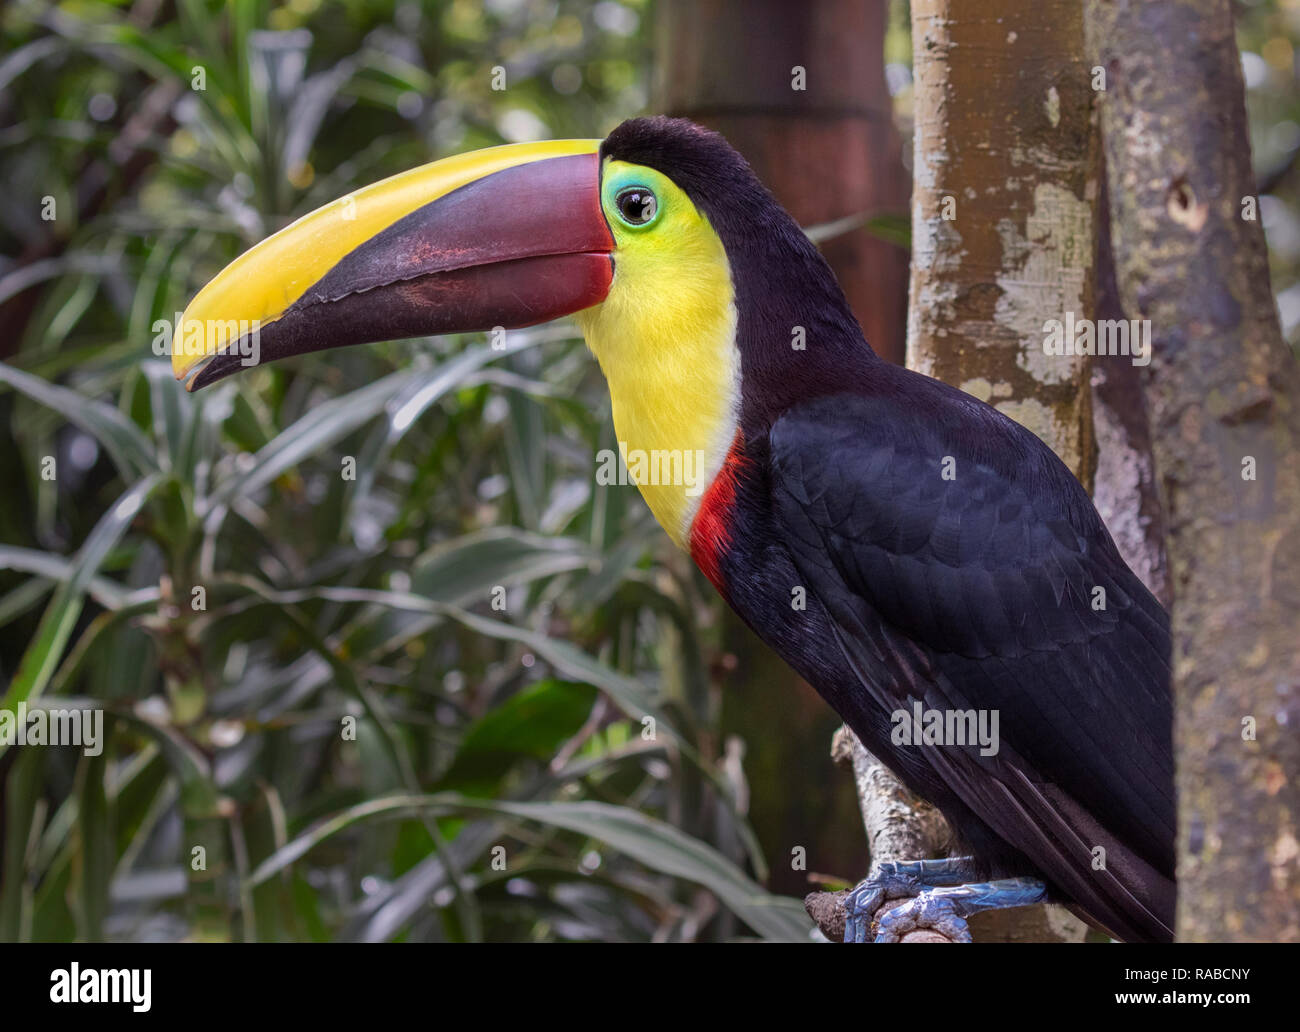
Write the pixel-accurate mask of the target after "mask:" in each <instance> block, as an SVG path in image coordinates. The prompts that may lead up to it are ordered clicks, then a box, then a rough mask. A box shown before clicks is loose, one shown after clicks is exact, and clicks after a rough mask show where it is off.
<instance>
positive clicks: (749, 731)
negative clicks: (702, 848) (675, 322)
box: [653, 0, 908, 893]
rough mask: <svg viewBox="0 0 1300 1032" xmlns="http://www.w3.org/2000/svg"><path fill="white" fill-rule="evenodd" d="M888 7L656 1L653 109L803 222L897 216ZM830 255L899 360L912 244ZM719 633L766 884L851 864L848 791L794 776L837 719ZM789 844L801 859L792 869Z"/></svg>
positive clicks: (837, 247)
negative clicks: (708, 136)
mask: <svg viewBox="0 0 1300 1032" xmlns="http://www.w3.org/2000/svg"><path fill="white" fill-rule="evenodd" d="M886 6H887V5H885V4H881V3H863V2H860V0H811V2H805V3H797V4H796V3H790V2H788V0H699V2H697V0H661V2H660V3H659V5H658V10H657V24H656V38H657V46H656V57H655V60H656V69H655V72H656V75H655V79H656V97H655V101H654V105H653V106H654V108H655V110H658V111H662V112H664V113H666V114H671V115H679V116H683V117H687V118H690V119H692V120H694V121H696V122H699V123H701V124H703V125H707V126H709V127H710V128H713V129H716V130H717V131H719V132H720V133H722V134H723V135H724V136H726V137H727V139H728V141H729V142H730V143H731V144H732V146H734V147H735V148H736V149H737V150H738V151H740V153H741V154H743V155H744V156H745V158H746V159H747V160H748V161H749V163H750V164H751V165H752V166H753V168H754V171H755V172H756V173H757V174H758V176H759V178H760V179H761V180H762V181H763V182H764V183H765V184H766V185H767V186H768V188H769V189H771V190H772V192H773V194H775V196H776V198H777V200H778V201H780V202H781V204H782V205H783V206H784V207H785V208H786V210H787V211H789V212H790V214H791V215H793V216H794V218H795V219H796V220H798V221H799V223H800V224H801V225H803V226H805V227H807V226H813V225H821V224H825V223H831V222H835V221H838V220H840V219H843V218H846V217H848V216H852V215H856V214H859V213H864V212H870V213H887V212H896V213H902V212H904V211H906V209H907V197H908V177H907V172H906V169H905V168H904V167H903V163H902V142H901V140H900V138H899V135H898V132H897V130H896V129H895V127H894V123H893V113H892V106H891V102H890V97H889V92H888V90H887V89H886V86H885V75H884V37H885V17H886ZM800 68H801V69H802V70H803V72H802V76H800V74H799V72H798V71H797V69H800ZM800 80H801V81H800ZM799 85H802V86H804V87H805V88H803V89H799V88H797V86H799ZM822 251H823V253H824V254H825V256H826V259H827V261H828V262H830V265H831V267H832V268H833V269H834V270H835V274H836V276H837V277H838V279H839V282H840V285H841V286H842V287H843V288H844V292H845V294H846V295H847V296H848V299H849V302H850V304H852V306H853V310H854V314H855V315H856V316H857V318H858V321H859V322H860V323H861V324H862V328H863V331H864V333H865V334H866V336H867V339H868V340H869V341H870V342H871V344H872V346H873V347H874V348H875V350H876V351H877V353H878V354H880V355H881V356H882V357H885V358H888V359H890V360H891V361H894V362H901V361H902V358H903V341H904V333H905V325H906V305H905V298H906V290H907V252H906V251H905V250H903V249H902V248H899V247H897V246H895V245H893V244H888V243H885V242H884V241H882V240H878V239H876V238H874V237H872V236H871V235H870V234H868V233H867V232H866V231H865V230H863V229H857V230H853V231H851V232H846V233H843V234H841V235H837V236H835V237H834V238H832V239H829V240H827V241H826V242H825V243H824V244H823V245H822ZM722 636H723V639H724V643H725V649H726V651H727V652H728V653H730V654H731V656H732V657H735V659H736V662H735V663H730V664H728V666H729V668H730V672H729V673H728V674H727V675H726V681H725V684H724V686H723V687H724V691H723V699H724V704H723V705H724V709H723V730H724V732H726V733H733V734H738V735H740V736H741V737H742V738H743V739H745V740H748V741H761V742H762V748H761V749H760V748H755V749H750V750H749V751H748V754H747V757H746V761H745V768H746V769H745V773H746V776H747V777H748V779H749V781H750V784H751V786H752V789H753V791H752V799H753V812H752V813H751V815H750V816H751V821H752V823H753V825H754V827H755V830H756V832H757V834H758V837H759V839H760V841H762V842H763V843H765V844H777V848H776V850H775V852H774V855H773V862H772V876H771V879H770V887H771V888H772V889H773V890H774V891H778V892H788V893H798V892H800V891H802V890H804V889H806V886H807V880H808V874H809V873H810V872H813V873H815V872H818V871H823V872H833V873H839V874H841V875H843V874H845V873H850V872H851V873H857V872H858V871H860V870H861V864H862V859H861V858H862V838H861V835H860V833H858V832H857V831H856V829H854V828H853V821H854V814H855V807H854V800H853V796H852V788H851V787H850V786H849V785H848V784H847V782H845V783H843V785H842V786H841V785H833V786H832V787H831V788H823V787H821V786H814V785H810V784H809V783H808V781H807V779H806V778H804V777H799V776H796V777H791V771H800V772H801V771H816V770H817V769H818V765H822V766H824V765H825V764H826V742H827V740H828V739H829V737H830V734H831V731H832V730H833V729H834V728H835V727H836V726H837V725H838V721H837V720H836V719H835V717H834V715H833V714H832V713H831V712H830V711H829V710H828V709H827V708H826V706H825V704H824V703H823V702H822V701H821V700H820V699H819V698H818V697H817V695H816V694H815V693H814V692H813V691H812V689H811V688H809V687H808V686H807V685H805V684H803V683H802V682H801V681H800V680H799V679H798V677H796V676H795V674H794V673H793V672H792V671H791V670H790V669H789V668H788V667H787V666H785V664H784V663H781V662H780V661H779V660H778V659H776V657H775V656H773V655H772V654H771V653H770V652H769V651H768V650H767V649H766V648H765V647H764V646H763V645H762V644H761V643H759V642H758V640H757V639H756V638H755V637H754V636H753V634H752V633H751V632H750V631H749V629H748V628H747V627H745V626H744V624H743V623H742V622H741V621H740V620H739V618H737V617H735V616H734V615H733V614H732V613H731V612H730V611H729V610H728V611H727V614H726V616H725V617H724V627H723V634H722ZM773 728H780V729H781V730H780V733H779V734H774V733H773ZM832 789H833V790H832ZM796 847H802V848H803V850H804V852H805V854H806V857H807V869H805V868H804V867H802V866H798V867H795V866H793V865H792V864H791V862H790V855H791V854H790V851H791V850H792V849H795V848H796ZM769 848H771V846H770V845H769Z"/></svg>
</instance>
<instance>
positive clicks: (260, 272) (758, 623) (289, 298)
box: [172, 117, 1175, 942]
mask: <svg viewBox="0 0 1300 1032" xmlns="http://www.w3.org/2000/svg"><path fill="white" fill-rule="evenodd" d="M561 316H572V317H573V318H574V319H575V320H576V322H577V324H578V326H579V327H580V328H581V331H582V333H583V335H584V336H585V338H586V341H587V343H588V345H589V346H590V348H591V350H592V352H593V353H594V354H595V357H596V359H597V360H598V362H599V364H600V368H601V370H602V371H603V373H604V375H605V378H606V380H607V381H608V385H609V391H610V398H611V402H612V411H613V419H614V427H615V430H616V433H617V438H618V441H619V443H620V444H619V446H620V449H623V450H625V452H627V453H631V452H636V453H638V454H641V455H651V456H653V455H686V454H689V455H692V456H697V457H698V459H699V463H700V470H701V474H700V478H699V479H700V482H699V483H685V482H683V481H684V479H685V478H683V477H681V476H675V475H658V476H655V475H647V474H646V472H645V470H646V469H649V470H650V471H651V472H652V473H653V471H655V470H656V469H657V470H659V472H660V473H661V474H662V472H663V470H664V469H670V470H671V469H680V468H681V467H680V465H674V464H673V463H671V462H665V463H662V464H658V465H656V464H654V463H649V464H643V465H642V466H641V470H642V472H641V475H640V478H639V479H638V476H637V473H636V472H635V471H633V479H634V480H637V481H638V487H639V489H640V491H641V493H642V495H643V496H644V498H645V501H646V503H647V504H648V505H649V507H650V509H651V510H652V512H653V514H654V516H655V517H656V519H657V520H658V522H659V524H660V525H661V526H662V527H663V529H664V530H665V531H666V532H667V534H668V536H669V537H670V538H672V540H673V541H674V542H675V543H676V544H677V545H679V546H680V547H681V548H683V549H685V550H686V551H688V552H689V554H690V555H691V557H692V558H693V559H694V561H695V563H696V564H697V565H698V567H699V568H700V570H701V571H703V573H704V575H705V576H706V577H707V578H708V579H709V581H711V582H712V584H713V585H714V587H715V588H716V589H717V591H718V592H720V593H721V595H722V596H723V597H724V598H725V599H726V601H727V602H728V603H729V604H730V605H731V607H732V608H733V609H734V610H735V611H736V612H737V613H738V614H739V615H740V617H741V618H742V619H743V620H744V621H745V622H746V623H747V624H748V625H749V626H750V627H751V628H753V630H754V631H755V632H756V633H757V634H758V636H759V637H760V638H761V639H762V640H763V641H764V642H766V643H767V644H768V645H769V646H770V647H771V648H772V649H774V650H775V651H776V652H777V653H778V654H779V655H780V656H782V657H783V658H784V659H785V660H786V662H788V663H789V665H790V666H791V667H793V668H794V670H795V671H796V672H797V673H798V674H799V675H800V676H802V677H803V678H804V679H805V680H806V681H807V682H808V683H809V684H811V685H812V686H813V687H814V688H815V689H816V690H817V691H818V692H819V693H820V694H821V695H822V697H823V698H824V699H825V700H826V701H827V702H828V703H829V704H830V705H831V706H832V707H833V708H834V709H835V711H836V712H837V713H838V714H839V715H840V716H841V717H842V718H843V720H844V721H845V722H846V723H847V724H848V725H849V727H851V728H852V729H853V731H854V732H856V734H857V736H858V737H859V738H860V739H861V741H862V743H863V744H864V745H865V746H866V748H867V749H868V750H869V751H870V752H872V753H873V754H875V755H876V756H877V757H879V758H880V759H881V760H882V761H883V762H884V763H885V764H886V765H887V766H889V767H890V769H891V770H893V772H894V773H895V774H896V775H897V776H898V778H899V779H900V780H901V781H902V782H903V784H905V785H906V786H907V787H908V788H910V789H911V790H912V791H913V792H915V793H916V794H917V795H919V796H921V797H922V798H924V799H927V800H929V801H930V802H932V803H933V804H934V805H935V806H937V807H938V808H939V810H940V811H941V812H942V813H943V814H944V815H945V816H946V817H947V819H948V821H949V822H950V824H951V826H952V828H953V829H954V832H955V834H956V835H957V836H958V838H959V840H960V843H961V846H962V848H961V849H959V850H957V851H956V853H957V854H958V855H954V856H950V857H948V858H946V859H932V858H916V859H915V860H909V861H899V862H896V863H890V864H884V865H876V867H875V868H873V870H872V872H871V876H870V877H869V878H868V879H867V880H865V881H864V882H862V883H861V884H860V885H859V886H858V887H857V888H856V889H854V890H853V892H852V893H850V895H849V896H848V904H847V915H848V916H847V920H846V925H845V932H844V937H845V940H846V941H868V940H874V941H878V942H891V941H900V940H901V939H902V938H903V937H904V936H906V935H907V934H908V933H909V932H911V931H913V930H914V929H918V928H931V929H936V930H938V931H941V932H943V933H944V934H946V935H947V936H949V937H950V938H952V939H955V940H959V941H969V938H970V936H969V929H968V927H967V922H966V918H968V917H969V916H970V915H972V914H974V913H977V912H979V911H982V910H989V909H994V908H1000V907H1010V906H1021V905H1026V904H1030V903H1036V902H1040V901H1060V902H1063V903H1065V904H1067V905H1069V906H1071V907H1072V908H1073V909H1074V911H1075V912H1076V913H1078V914H1080V915H1081V916H1083V917H1084V918H1085V919H1086V920H1088V921H1089V922H1091V923H1092V924H1094V925H1096V926H1098V927H1099V928H1101V929H1103V930H1104V931H1106V932H1108V933H1110V935H1112V936H1113V937H1116V938H1119V939H1123V940H1128V941H1167V940H1169V939H1171V938H1172V927H1173V912H1174V899H1175V882H1174V841H1175V799H1174V772H1173V743H1172V740H1173V734H1172V706H1171V699H1170V632H1169V621H1168V618H1167V616H1166V613H1165V611H1164V610H1163V608H1162V607H1161V605H1160V603H1159V602H1158V601H1157V600H1156V599H1155V598H1154V597H1153V596H1152V595H1151V593H1150V592H1149V591H1148V590H1147V589H1146V588H1145V587H1144V586H1143V584H1142V582H1141V581H1140V580H1139V579H1138V577H1137V576H1136V575H1135V574H1134V573H1133V572H1132V570H1130V569H1129V567H1128V566H1127V565H1126V564H1125V562H1124V560H1123V559H1122V558H1121V556H1120V554H1119V552H1118V550H1117V548H1116V546H1115V543H1114V541H1113V540H1112V539H1111V536H1110V534H1109V533H1108V532H1107V530H1106V527H1105V525H1104V524H1103V522H1102V520H1101V518H1100V517H1099V515H1098V514H1097V511H1096V509H1095V508H1094V507H1093V505H1092V502H1091V500H1090V499H1089V497H1088V494H1087V492H1086V491H1085V490H1084V488H1083V487H1082V485H1081V484H1080V483H1079V481H1078V480H1076V479H1075V477H1074V476H1073V475H1072V474H1071V472H1070V471H1069V469H1068V468H1067V467H1066V466H1065V464H1064V463H1062V462H1061V460H1060V459H1059V458H1057V456H1056V455H1055V454H1054V453H1053V452H1052V451H1051V449H1050V448H1049V447H1047V445H1045V444H1044V443H1043V442H1042V441H1041V440H1039V438H1038V437H1036V436H1035V435H1034V434H1033V433H1031V432H1030V431H1029V430H1027V429H1025V428H1024V427H1022V426H1020V425H1019V424H1018V423H1016V422H1014V421H1013V420H1012V419H1010V418H1008V417H1007V416H1006V415H1004V414H1002V413H1001V412H999V411H997V410H996V409H995V408H993V407H991V406H989V405H987V404H985V403H984V402H982V401H980V400H978V399H976V398H974V397H972V396H970V395H968V394H965V393H963V392H962V391H960V390H957V389H956V388H953V387H951V386H948V385H946V384H944V383H941V382H939V381H937V380H934V379H931V378H929V377H926V376H923V375H921V374H919V373H916V372H913V371H910V370H907V369H905V368H902V367H900V366H897V365H894V364H892V363H889V362H887V361H885V360H883V359H881V358H879V357H878V356H877V355H876V354H875V353H874V352H873V351H872V349H871V348H870V346H869V345H868V344H867V342H866V340H865V339H864V336H863V333H862V330H861V328H860V327H859V325H858V323H857V321H856V319H855V318H854V316H853V313H852V312H851V311H850V309H849V306H848V303H847V302H846V300H845V297H844V294H843V292H842V291H841V290H840V287H839V285H838V284H837V283H836V280H835V277H834V275H833V274H832V272H831V270H830V268H829V266H828V265H827V264H826V261H825V260H824V259H823V258H822V256H821V254H820V253H819V252H818V250H817V248H816V246H815V245H814V244H813V243H812V242H811V241H810V240H809V238H808V236H807V235H806V234H805V233H804V232H803V231H802V230H801V228H800V227H799V225H798V224H797V223H796V222H795V220H794V219H793V218H791V217H790V215H789V214H787V213H786V211H785V210H784V209H783V208H782V207H781V205H780V204H778V203H777V201H776V200H775V199H774V198H773V197H772V195H771V194H770V193H769V192H768V191H767V190H766V188H765V187H764V186H763V185H762V184H761V183H760V182H759V180H758V178H757V176H756V175H755V174H754V172H753V171H752V170H751V169H750V167H749V165H748V164H747V163H746V162H745V160H744V159H743V158H742V157H741V156H740V155H739V154H738V153H737V152H736V151H735V150H734V149H733V148H732V147H731V146H730V145H729V144H728V143H727V142H726V141H725V140H724V139H723V138H722V137H721V136H720V135H718V134H716V133H714V132H712V131H709V130H707V129H704V128H702V127H700V126H698V125H695V124H693V123H692V122H690V121H687V120H683V119H673V118H667V117H648V118H634V119H630V120H628V121H625V122H623V123H622V124H621V125H619V126H618V127H617V128H616V129H615V130H614V131H613V132H611V133H610V134H609V136H608V137H606V138H605V139H604V140H603V141H601V140H562V141H550V142H540V143H522V144H513V145H506V146H501V147H494V148H490V149H487V150H481V151H477V152H473V153H469V154H464V155H461V156H457V157H452V158H448V159H445V160H442V161H437V162H434V163H433V164H430V165H426V166H424V167H421V168H417V169H415V170H413V171H410V172H406V173H404V174H401V175H398V176H395V177H393V178H390V179H386V180H384V181H382V182H380V183H377V184H375V185H373V186H370V187H368V188H366V189H363V190H359V191H357V192H356V193H354V194H351V195H349V196H347V197H344V198H341V199H340V200H339V201H336V202H335V203H333V204H331V205H328V206H326V207H324V208H321V209H320V210H318V211H315V212H313V213H312V214H309V215H307V216H305V217H303V218H301V219H299V220H298V221H297V222H295V223H293V224H292V225H290V226H288V227H287V228H285V229H283V230H281V231H280V232H278V233H276V234H275V235H273V236H271V237H269V238H268V239H266V240H264V241H262V242H261V243H260V244H258V245H256V246H255V247H253V248H252V249H251V250H249V251H248V252H246V253H245V254H244V255H243V256H242V257H240V258H238V259H237V260H235V261H234V262H233V263H232V264H231V265H229V266H228V267H227V268H226V269H225V271H223V272H222V273H220V274H219V275H218V276H217V277H216V278H215V279H214V280H212V281H211V282H210V283H208V284H207V286H205V287H204V288H203V289H202V290H201V291H200V292H199V293H198V295H197V296H196V297H195V298H194V300H193V301H192V303H191V304H190V305H189V307H188V308H187V309H186V311H185V313H184V314H183V319H184V323H185V326H187V327H193V326H198V327H200V328H201V329H200V332H197V333H194V334H188V333H184V334H183V333H178V334H177V336H176V339H175V341H174V343H173V355H172V359H173V366H174V370H175V373H176V375H177V377H178V378H181V379H184V380H186V385H187V387H188V388H189V389H191V390H193V389H196V388H200V387H204V386H206V385H208V384H211V383H214V382H216V381H217V380H220V379H221V378H223V377H225V376H228V375H230V374H232V373H235V372H237V371H238V370H239V369H241V368H244V367H246V366H249V365H254V364H264V363H266V362H270V361H273V360H277V359H282V358H285V357H288V356H293V355H300V354H304V353H306V352H312V351H320V350H323V349H327V348H336V347H340V346H344V345H352V344H359V343H365V342H371V341H385V340H394V339H399V338H406V337H413V336H422V335H426V334H437V333H449V332H468V331H476V330H490V329H492V328H495V327H505V328H507V329H508V328H515V327H523V326H529V325H535V324H538V323H542V322H546V321H548V320H552V319H556V318H559V317H561ZM252 345H255V346H252ZM977 727H978V728H983V729H984V730H988V729H995V730H996V734H994V735H991V736H990V735H987V734H982V733H976V732H975V729H976V728H977ZM894 900H901V901H902V902H901V903H898V904H897V905H895V906H893V908H892V909H887V908H885V907H883V906H882V904H883V903H884V902H886V901H894ZM878 915H882V916H878Z"/></svg>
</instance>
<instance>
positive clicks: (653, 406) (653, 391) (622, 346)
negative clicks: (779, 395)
mask: <svg viewBox="0 0 1300 1032" xmlns="http://www.w3.org/2000/svg"><path fill="white" fill-rule="evenodd" d="M629 184H636V185H641V186H645V187H649V188H650V189H652V190H653V191H654V193H655V195H656V197H657V199H658V206H659V210H658V212H657V217H656V219H655V221H654V224H653V225H651V226H647V227H631V226H627V225H625V224H623V223H622V222H621V221H620V220H619V219H618V218H617V215H616V213H614V212H613V211H612V210H611V205H612V203H613V199H614V198H615V197H616V196H617V194H618V192H619V191H620V190H626V189H627V188H628V187H629ZM601 197H602V204H603V206H604V207H605V210H606V218H607V219H608V220H609V224H610V229H611V231H612V232H613V234H614V240H615V245H616V247H615V251H614V279H613V282H612V284H611V285H610V289H609V294H608V296H607V297H606V299H605V300H604V301H603V302H602V303H601V304H599V305H596V306H595V307H593V308H588V309H586V310H585V311H582V312H579V313H577V315H576V316H575V318H576V319H577V322H578V325H579V327H580V328H581V329H582V332H583V335H584V336H585V337H586V340H587V345H588V346H589V347H590V348H591V350H592V352H593V353H594V354H595V356H596V359H597V361H598V362H599V363H600V368H601V370H602V372H603V373H604V374H605V379H606V380H607V381H608V383H609V393H610V399H611V401H612V403H613V414H614V430H615V433H616V434H617V435H618V442H619V450H620V452H621V453H622V456H623V461H624V462H625V463H626V464H627V471H628V477H629V479H630V480H632V482H633V483H635V484H636V485H637V487H638V489H639V490H640V491H641V494H642V496H643V497H644V498H645V500H646V503H647V504H648V505H649V506H650V511H651V512H653V513H654V515H655V519H657V520H658V521H659V524H660V526H662V527H663V528H664V530H665V531H667V532H668V535H669V536H670V537H671V538H672V539H673V540H674V541H675V542H676V543H677V545H678V546H680V547H681V548H685V549H689V547H690V528H691V522H692V520H694V518H695V514H696V512H697V511H698V509H699V505H700V498H701V496H702V495H703V493H704V492H705V491H707V490H708V487H709V485H710V484H711V483H712V482H713V478H714V477H715V476H717V473H718V471H719V470H720V469H721V468H722V464H723V461H724V460H725V458H726V454H727V450H728V449H729V448H730V447H731V443H732V440H733V439H734V437H735V433H736V426H737V420H738V412H739V404H740V354H739V352H738V351H737V349H736V342H735V340H736V305H735V292H734V290H733V287H732V282H731V268H730V264H729V263H728V261H727V255H726V251H725V249H724V248H723V246H722V241H721V240H720V239H719V238H718V235H717V233H715V232H714V230H713V228H712V226H710V225H709V222H708V220H707V219H706V218H705V217H704V215H702V214H701V213H700V212H699V211H698V210H696V208H695V206H694V204H692V203H691V201H690V199H689V198H688V197H687V196H686V194H685V193H683V192H682V191H681V190H680V189H678V188H677V187H676V186H675V185H674V184H673V183H672V182H671V181H670V180H669V179H668V178H667V177H665V176H663V175H662V174H660V173H658V172H656V171H654V170H653V169H649V168H645V167H643V166H639V165H631V164H627V163H625V162H620V161H613V160H608V159H607V160H606V162H605V168H604V174H603V177H602V188H601Z"/></svg>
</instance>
